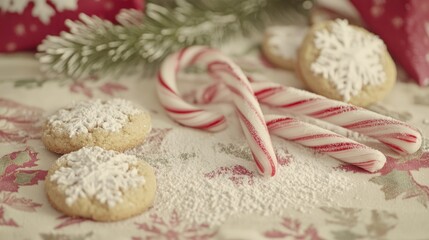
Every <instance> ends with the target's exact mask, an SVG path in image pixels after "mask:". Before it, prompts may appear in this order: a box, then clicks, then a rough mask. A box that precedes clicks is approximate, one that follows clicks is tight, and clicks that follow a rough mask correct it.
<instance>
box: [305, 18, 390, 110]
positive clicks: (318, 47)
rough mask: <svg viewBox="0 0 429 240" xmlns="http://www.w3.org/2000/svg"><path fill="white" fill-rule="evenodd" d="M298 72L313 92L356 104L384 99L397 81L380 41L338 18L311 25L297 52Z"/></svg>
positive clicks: (388, 57) (385, 50) (367, 103)
mask: <svg viewBox="0 0 429 240" xmlns="http://www.w3.org/2000/svg"><path fill="white" fill-rule="evenodd" d="M297 73H298V75H299V76H300V77H301V78H302V79H303V80H304V82H305V83H306V84H307V85H308V87H309V88H310V89H311V90H312V91H314V92H316V93H319V94H321V95H324V96H326V97H329V98H333V99H337V100H342V101H345V102H350V103H352V104H355V105H358V106H367V105H369V104H371V103H375V102H377V101H379V100H381V99H382V98H384V97H385V96H386V95H387V93H388V92H389V91H390V90H391V89H392V87H393V85H394V83H395V80H396V66H395V64H394V62H393V60H392V58H391V57H390V55H389V53H388V51H387V49H386V46H385V45H384V43H383V41H382V40H381V39H380V38H378V37H377V36H375V35H374V34H372V33H370V32H368V31H366V30H365V29H363V28H360V27H356V26H352V25H350V24H349V23H348V22H347V21H346V20H341V19H337V20H334V21H327V22H323V23H320V24H317V25H314V26H313V27H312V28H311V30H310V31H309V33H308V34H307V36H306V38H305V39H304V42H303V43H302V46H301V48H300V50H299V53H298V69H297Z"/></svg>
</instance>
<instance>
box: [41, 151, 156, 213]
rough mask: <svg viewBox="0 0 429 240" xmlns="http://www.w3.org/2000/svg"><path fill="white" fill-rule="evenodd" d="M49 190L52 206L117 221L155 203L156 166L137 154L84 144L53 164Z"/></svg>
mask: <svg viewBox="0 0 429 240" xmlns="http://www.w3.org/2000/svg"><path fill="white" fill-rule="evenodd" d="M45 191H46V193H47V196H48V200H49V202H50V203H51V205H52V206H53V207H54V208H55V209H57V210H58V211H60V212H63V213H65V214H66V215H68V216H78V217H84V218H90V219H93V220H96V221H116V220H121V219H125V218H129V217H132V216H135V215H138V214H140V213H142V212H144V211H146V210H147V209H148V208H149V207H151V206H152V204H153V201H154V199H155V191H156V179H155V174H154V171H153V168H152V167H151V166H150V165H149V164H147V163H146V162H144V161H143V160H140V159H137V158H136V157H135V156H132V155H127V154H123V153H120V152H116V151H112V150H105V149H102V148H100V147H84V148H82V149H80V150H78V151H75V152H71V153H69V154H65V155H63V156H62V157H60V158H59V159H58V160H57V161H56V162H55V163H54V164H53V165H52V166H51V168H50V169H49V171H48V175H47V176H46V180H45Z"/></svg>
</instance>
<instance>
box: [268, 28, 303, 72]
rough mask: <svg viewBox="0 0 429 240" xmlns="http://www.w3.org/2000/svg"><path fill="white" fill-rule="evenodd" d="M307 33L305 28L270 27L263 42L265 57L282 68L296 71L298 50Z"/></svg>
mask: <svg viewBox="0 0 429 240" xmlns="http://www.w3.org/2000/svg"><path fill="white" fill-rule="evenodd" d="M307 31H308V27H305V26H295V25H289V26H275V27H269V28H268V29H267V30H266V31H265V36H264V40H263V42H262V51H263V53H264V56H265V57H266V58H267V59H268V60H269V61H270V62H271V63H273V64H274V65H276V66H278V67H280V68H284V69H287V70H294V69H295V65H296V55H297V52H298V48H299V46H300V45H301V42H302V40H303V39H304V37H305V35H306V34H307Z"/></svg>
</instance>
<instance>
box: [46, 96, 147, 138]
mask: <svg viewBox="0 0 429 240" xmlns="http://www.w3.org/2000/svg"><path fill="white" fill-rule="evenodd" d="M141 112H142V110H140V109H139V108H137V107H136V106H135V105H134V104H133V103H132V102H130V101H128V100H124V99H118V98H115V99H110V100H106V101H104V100H100V99H96V100H87V101H82V102H78V103H75V104H73V105H72V106H70V107H68V108H66V109H61V110H59V111H58V112H56V113H55V114H54V115H52V116H50V117H49V119H48V123H49V124H50V125H51V126H53V127H54V128H59V129H61V130H62V131H65V132H66V133H68V134H69V136H70V137H73V136H75V135H78V134H85V133H89V132H90V131H91V130H92V129H95V128H100V129H103V130H106V131H111V132H116V131H119V130H120V129H121V128H122V127H123V126H124V124H125V123H127V122H128V119H129V116H130V115H136V114H139V113H141Z"/></svg>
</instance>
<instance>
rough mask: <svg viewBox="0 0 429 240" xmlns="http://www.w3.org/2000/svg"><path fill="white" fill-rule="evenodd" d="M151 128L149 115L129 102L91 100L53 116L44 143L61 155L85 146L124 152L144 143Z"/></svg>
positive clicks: (46, 130)
mask: <svg viewBox="0 0 429 240" xmlns="http://www.w3.org/2000/svg"><path fill="white" fill-rule="evenodd" d="M151 126H152V125H151V118H150V115H149V113H148V112H147V111H144V110H142V109H140V108H138V107H137V106H135V105H134V104H133V103H132V102H130V101H128V100H124V99H111V100H100V99H96V100H88V101H82V102H78V103H76V104H73V105H71V106H70V107H67V108H63V109H60V110H58V111H57V112H56V113H54V114H53V115H51V116H50V117H49V118H48V120H47V121H46V124H45V126H44V129H43V134H42V141H43V143H44V144H45V146H46V148H47V149H48V150H50V151H52V152H55V153H60V154H64V153H69V152H72V151H76V150H78V149H80V148H82V147H85V146H99V147H102V148H104V149H111V150H116V151H121V152H122V151H125V150H127V149H130V148H133V147H135V146H137V145H139V144H141V143H143V142H144V140H145V138H146V136H147V135H148V134H149V132H150V130H151Z"/></svg>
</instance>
